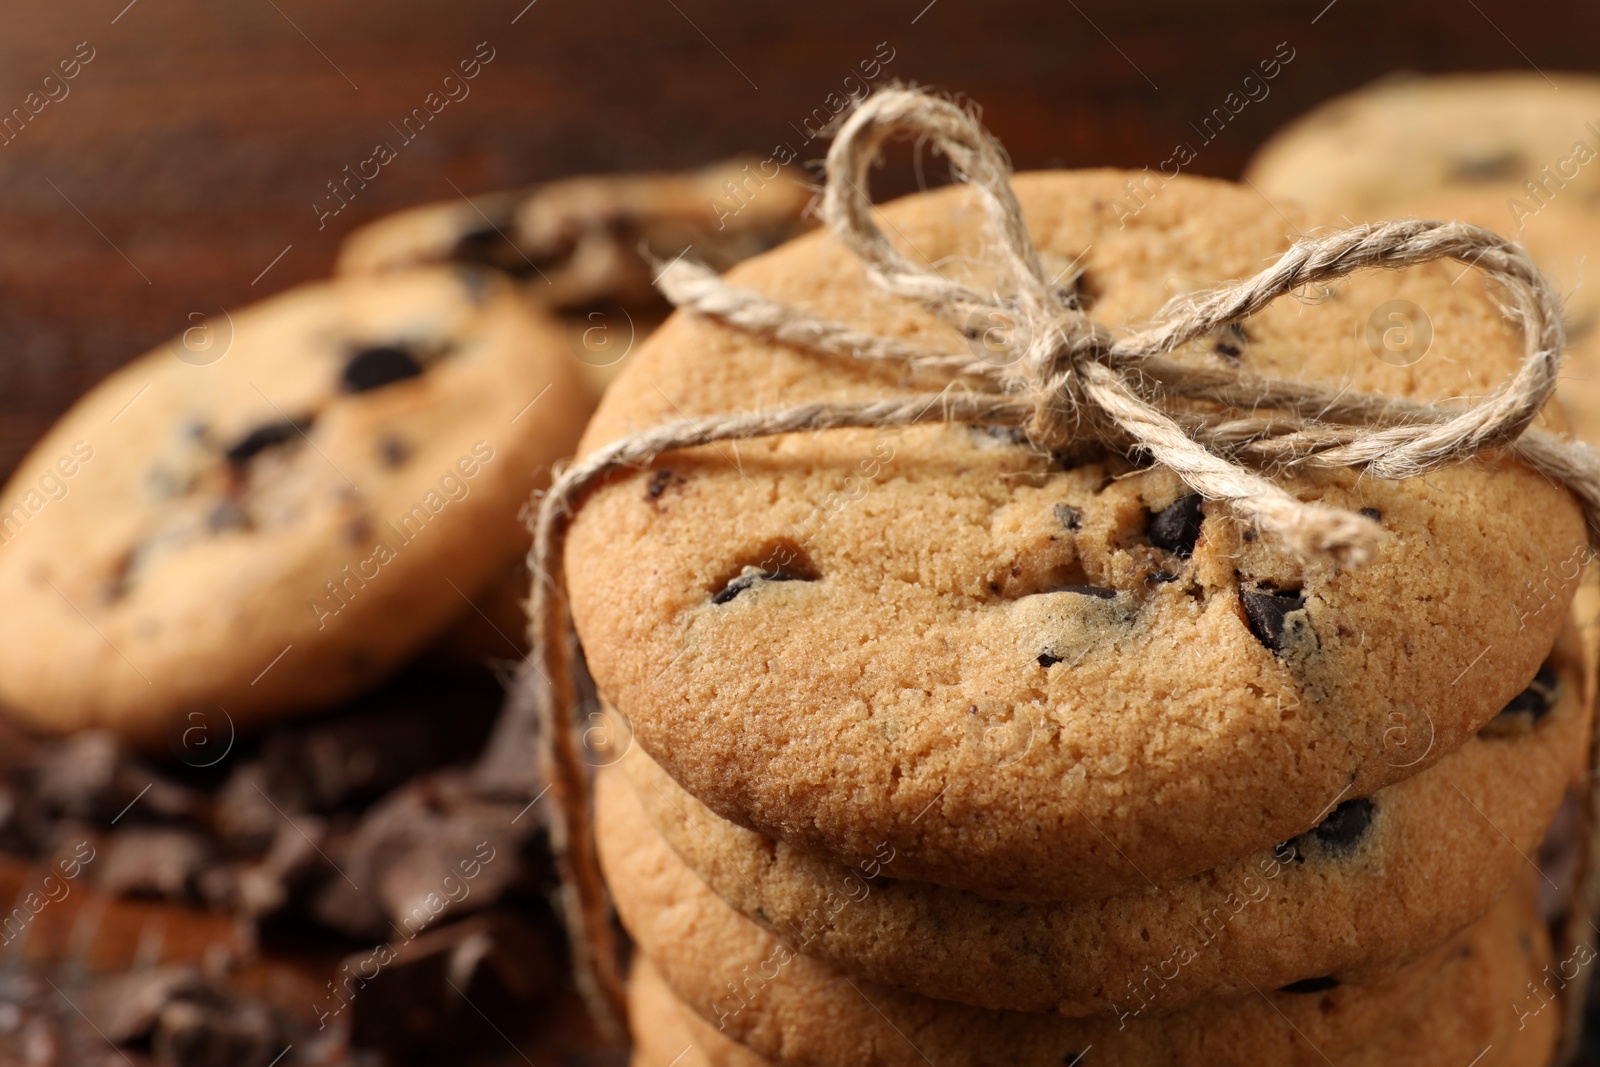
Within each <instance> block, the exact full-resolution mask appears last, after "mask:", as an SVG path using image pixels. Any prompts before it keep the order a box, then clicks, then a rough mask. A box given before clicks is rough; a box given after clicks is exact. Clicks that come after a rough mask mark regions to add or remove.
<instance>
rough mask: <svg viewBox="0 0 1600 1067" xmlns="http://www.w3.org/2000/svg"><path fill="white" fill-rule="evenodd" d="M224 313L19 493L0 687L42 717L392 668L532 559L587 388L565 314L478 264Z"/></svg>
mask: <svg viewBox="0 0 1600 1067" xmlns="http://www.w3.org/2000/svg"><path fill="white" fill-rule="evenodd" d="M206 330H208V331H210V333H209V334H208V335H207V336H208V338H209V340H208V341H207V343H206V344H205V345H204V346H202V345H201V344H200V343H199V341H198V339H196V338H193V337H188V336H186V337H185V338H181V339H177V340H175V341H174V342H173V343H172V344H171V345H170V346H162V347H160V348H158V349H156V350H155V351H153V352H151V353H149V354H148V355H146V356H144V357H143V358H141V359H138V360H136V361H134V362H133V363H131V364H129V365H128V366H127V367H125V368H124V369H122V370H121V371H119V372H117V373H116V374H114V375H112V376H111V377H110V378H108V379H106V380H105V381H104V382H102V383H101V384H100V385H98V386H97V387H96V388H94V389H93V390H92V391H90V392H89V393H88V394H87V395H86V396H85V397H84V398H83V399H82V400H80V401H79V402H78V403H77V404H76V405H75V406H74V407H73V408H72V410H71V411H69V412H68V413H67V414H66V415H65V416H64V417H63V418H62V420H61V421H60V422H59V423H58V424H57V426H56V427H55V428H54V429H53V430H52V431H51V432H50V433H49V434H48V435H47V436H46V437H45V438H44V440H43V441H41V442H40V443H39V444H38V445H37V446H36V447H35V448H34V450H33V452H32V453H31V454H30V455H29V456H28V458H27V459H26V460H24V462H23V463H22V465H21V466H20V467H19V468H18V470H17V472H16V474H15V475H14V476H13V477H12V480H11V482H10V484H9V485H8V486H7V488H6V490H5V493H4V495H3V497H0V499H3V500H4V501H5V502H6V509H7V510H6V512H5V515H4V516H3V517H0V523H3V525H4V538H3V541H4V544H3V545H0V595H3V596H4V597H5V600H6V602H7V603H8V604H10V605H11V607H12V610H11V611H10V612H9V613H8V614H7V616H6V619H7V622H6V623H5V626H4V637H3V640H0V704H3V706H4V708H5V710H6V711H7V712H8V713H10V714H12V715H14V716H16V717H18V718H19V719H21V720H23V721H25V722H27V723H29V724H31V725H32V726H35V727H37V728H39V729H43V730H49V731H52V732H66V731H71V730H77V729H80V728H84V727H89V726H104V727H109V728H110V729H112V730H115V731H116V732H117V733H119V734H121V735H123V736H124V737H127V738H131V739H135V740H138V741H141V742H145V743H153V744H160V743H162V742H163V741H164V740H165V739H166V735H167V733H168V732H169V731H171V730H181V729H182V727H183V725H184V723H185V717H186V716H187V715H189V714H190V713H191V712H195V713H200V714H202V715H204V716H205V717H206V721H208V722H212V723H215V722H217V721H219V717H218V714H217V713H218V710H219V709H220V710H221V711H223V712H225V713H226V716H227V717H228V719H229V720H230V721H231V722H232V723H233V725H234V726H235V727H236V728H238V729H241V730H242V729H245V728H247V727H249V726H250V725H252V724H255V723H258V722H262V721H265V720H268V719H270V718H273V717H275V716H278V715H282V714H285V713H288V712H291V711H295V710H298V709H305V708H311V707H316V706H318V705H320V704H324V703H327V702H329V701H333V700H336V699H338V698H339V697H342V696H344V695H346V694H349V693H351V692H353V691H355V690H358V689H360V688H362V687H364V686H367V685H369V684H371V683H372V682H373V681H375V680H377V679H379V678H381V677H382V676H383V675H384V674H385V673H387V672H388V671H389V670H391V669H392V668H393V667H395V666H396V665H397V664H399V663H400V662H401V661H402V660H403V659H404V658H405V657H407V656H408V655H409V654H411V653H412V652H414V651H415V650H416V649H418V648H419V647H420V646H422V645H423V644H425V643H426V642H427V641H429V640H430V639H431V638H433V637H434V636H436V635H437V634H438V633H439V632H440V631H441V629H443V628H444V627H445V626H447V625H448V624H449V623H450V622H451V621H452V620H453V619H454V618H455V617H456V616H458V615H460V614H461V613H462V612H463V611H464V610H467V609H468V601H467V598H469V597H471V596H473V595H475V594H477V593H478V592H479V589H480V587H482V586H484V585H485V584H486V583H487V582H489V581H491V580H492V579H494V578H495V577H497V576H498V575H499V574H500V573H502V572H503V570H504V569H505V568H506V567H507V566H509V565H510V564H511V563H512V562H513V561H514V560H515V559H516V557H517V556H518V554H519V553H520V552H521V551H522V550H523V548H524V546H525V544H526V536H527V535H526V532H525V530H524V528H523V525H522V523H520V522H519V521H518V520H517V513H518V510H519V509H520V508H521V507H522V505H523V504H524V503H525V501H526V500H527V499H528V495H529V493H530V491H531V490H532V489H533V488H535V487H536V486H537V485H538V484H539V482H540V479H541V478H542V477H544V476H545V475H546V474H547V473H548V470H549V467H550V465H551V464H552V463H553V462H554V461H555V460H557V459H558V458H560V457H561V456H563V455H565V454H567V453H568V452H569V451H570V449H571V446H572V444H573V442H574V441H575V439H576V437H577V435H578V433H579V431H580V429H581V427H582V426H583V421H584V417H585V415H586V413H587V408H588V397H589V396H590V394H589V392H588V390H587V388H586V387H585V386H584V384H583V383H582V382H581V381H580V380H579V379H578V377H577V376H576V372H575V371H574V370H572V369H571V366H570V361H569V359H568V358H567V357H566V355H565V345H564V342H563V339H562V335H561V331H560V327H559V326H558V325H556V324H555V323H554V322H552V321H551V320H550V319H549V318H548V317H547V316H544V315H542V314H540V313H538V312H536V311H535V310H533V309H532V308H530V307H529V305H528V304H527V302H526V301H524V300H522V299H521V298H520V297H519V296H518V295H517V293H516V291H515V290H514V289H513V287H512V286H511V285H510V283H508V282H506V281H505V280H504V279H501V278H499V277H497V276H495V275H492V274H488V273H485V272H483V271H481V270H469V269H465V268H453V267H435V268H426V269H419V270H416V271H410V272H404V273H396V274H392V275H385V276H383V277H376V278H347V279H343V280H340V281H335V282H332V283H327V284H315V285H308V286H304V287H302V288H299V289H295V290H292V291H290V292H288V293H285V294H283V295H280V296H277V297H274V298H272V299H270V300H267V301H264V302H263V303H261V304H258V305H255V306H253V307H250V308H246V309H243V310H239V311H234V312H230V313H229V314H228V316H227V317H226V318H224V319H222V320H220V321H213V322H210V323H208V324H206ZM186 342H193V343H192V344H191V343H186ZM69 470H70V471H71V473H68V472H69ZM41 487H46V488H44V489H41ZM48 487H55V488H58V489H59V492H50V491H49V488H48ZM36 497H37V498H39V499H38V500H35V498H36ZM36 504H37V506H35V505H36Z"/></svg>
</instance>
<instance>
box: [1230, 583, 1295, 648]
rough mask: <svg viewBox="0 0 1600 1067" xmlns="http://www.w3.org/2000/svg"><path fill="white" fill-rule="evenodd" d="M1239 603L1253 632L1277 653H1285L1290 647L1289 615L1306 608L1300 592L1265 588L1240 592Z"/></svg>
mask: <svg viewBox="0 0 1600 1067" xmlns="http://www.w3.org/2000/svg"><path fill="white" fill-rule="evenodd" d="M1239 602H1240V603H1241V604H1243V605H1244V613H1245V617H1246V618H1247V619H1249V621H1250V632H1251V633H1253V634H1255V635H1256V640H1257V641H1260V642H1261V643H1262V644H1263V645H1265V646H1266V647H1267V648H1270V649H1271V650H1272V651H1274V652H1282V651H1283V649H1284V646H1285V645H1287V644H1288V640H1287V639H1288V636H1289V616H1290V615H1291V614H1293V613H1294V612H1296V611H1299V610H1300V609H1301V608H1303V607H1305V606H1306V598H1305V597H1304V596H1302V595H1301V594H1299V593H1281V592H1278V591H1277V590H1262V589H1241V590H1239Z"/></svg>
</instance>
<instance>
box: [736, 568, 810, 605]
mask: <svg viewBox="0 0 1600 1067" xmlns="http://www.w3.org/2000/svg"><path fill="white" fill-rule="evenodd" d="M814 581H816V579H815V578H814V577H811V576H809V575H804V574H793V573H791V572H789V571H782V570H776V571H763V570H757V569H755V568H750V569H749V570H747V571H746V572H745V573H744V574H741V575H739V577H737V578H735V579H734V580H733V581H731V582H729V583H728V584H727V585H725V586H723V587H722V588H721V589H719V590H717V592H716V594H715V595H714V596H713V597H712V598H711V602H712V603H713V604H726V603H727V602H728V601H730V600H732V599H733V598H734V597H736V596H738V595H739V594H740V593H742V592H744V591H745V590H746V589H749V588H750V587H751V586H752V585H755V584H756V583H757V582H814Z"/></svg>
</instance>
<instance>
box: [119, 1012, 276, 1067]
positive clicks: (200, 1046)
mask: <svg viewBox="0 0 1600 1067" xmlns="http://www.w3.org/2000/svg"><path fill="white" fill-rule="evenodd" d="M150 1050H151V1052H152V1054H153V1055H154V1057H155V1061H156V1063H157V1065H158V1067H214V1065H216V1064H223V1063H225V1064H228V1065H229V1067H269V1065H270V1064H272V1063H273V1062H274V1061H275V1059H276V1058H277V1056H278V1055H279V1054H280V1053H281V1052H283V1051H285V1050H284V1049H283V1048H282V1047H281V1046H280V1044H279V1038H278V1024H277V1022H276V1021H275V1020H274V1019H273V1017H272V1013H271V1012H269V1011H268V1010H267V1009H266V1007H265V1006H263V1005H261V1004H257V1003H251V1002H248V1001H244V1002H238V1003H231V1002H223V1003H195V1002H193V1001H178V1002H176V1003H173V1004H169V1005H167V1007H166V1008H165V1009H164V1010H163V1011H162V1012H161V1017H160V1019H159V1020H157V1022H156V1027H155V1033H154V1034H153V1035H152V1037H151V1039H150Z"/></svg>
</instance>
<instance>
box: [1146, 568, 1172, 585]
mask: <svg viewBox="0 0 1600 1067" xmlns="http://www.w3.org/2000/svg"><path fill="white" fill-rule="evenodd" d="M1177 580H1178V576H1177V575H1176V574H1173V573H1172V572H1170V571H1154V572H1152V573H1151V575H1150V576H1149V577H1148V578H1146V579H1145V584H1146V585H1165V584H1167V583H1168V582H1175V581H1177Z"/></svg>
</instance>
